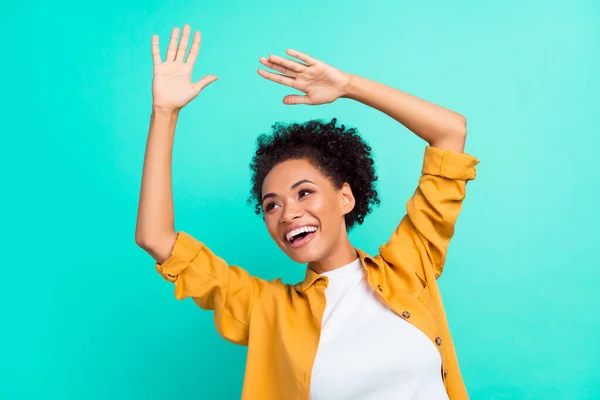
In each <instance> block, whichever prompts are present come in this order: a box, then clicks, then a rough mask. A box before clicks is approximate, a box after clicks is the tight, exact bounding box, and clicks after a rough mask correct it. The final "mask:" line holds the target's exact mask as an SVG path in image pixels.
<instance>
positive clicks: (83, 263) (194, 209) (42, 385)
mask: <svg viewBox="0 0 600 400" xmlns="http://www.w3.org/2000/svg"><path fill="white" fill-rule="evenodd" d="M0 14H1V17H0V34H1V37H2V44H3V48H2V63H1V64H0V65H1V72H2V75H1V76H2V85H1V87H2V94H3V96H2V97H1V107H0V113H1V116H2V118H1V121H2V122H1V125H0V133H1V135H0V151H1V154H2V157H1V158H0V171H1V172H0V173H1V174H2V179H1V182H2V189H1V191H2V197H1V200H0V201H1V202H2V208H1V209H2V214H1V220H0V224H1V226H2V229H1V231H0V232H1V234H2V238H1V241H0V246H1V248H2V253H1V254H2V260H3V262H2V270H3V278H2V280H1V282H2V283H1V286H2V290H0V304H2V306H1V310H2V311H1V317H2V319H1V320H2V329H1V330H0V340H1V342H0V398H1V399H37V398H44V399H90V400H92V399H108V398H111V399H235V398H239V396H240V393H241V387H242V378H243V372H244V362H245V354H246V349H245V348H243V347H238V346H235V345H232V344H230V343H228V342H226V341H224V340H223V339H221V338H220V337H219V336H218V335H217V333H216V332H215V330H214V328H213V325H212V313H210V312H205V311H202V310H200V309H199V308H197V307H196V306H195V305H194V304H193V303H192V302H191V301H189V300H188V301H183V302H179V301H177V300H175V298H174V297H173V288H172V285H171V284H169V283H168V282H166V281H164V280H162V278H160V276H159V275H158V274H157V273H156V272H155V270H154V260H153V259H152V258H151V257H150V256H149V255H148V254H146V253H145V252H144V251H143V250H141V249H140V248H138V247H137V246H136V245H135V243H134V230H135V220H136V212H137V205H138V204H137V202H138V196H139V189H140V179H141V172H142V163H143V157H144V150H145V143H146V135H147V129H148V124H149V117H150V105H151V101H152V99H151V92H150V88H151V80H152V60H151V56H150V41H151V36H152V34H153V33H157V34H159V36H160V38H161V50H162V56H163V57H164V54H165V51H166V45H167V42H168V36H169V33H170V31H171V29H172V28H173V27H174V26H176V25H177V26H180V27H181V26H183V24H184V23H190V24H191V25H192V29H199V30H201V31H202V32H203V35H204V38H203V42H202V48H201V50H200V57H199V59H198V62H197V64H196V68H195V71H194V80H198V79H200V78H201V77H202V76H204V75H205V74H209V73H210V74H216V75H218V76H219V78H220V79H219V81H218V82H216V83H214V84H212V85H211V86H209V87H208V88H207V89H206V90H205V91H204V92H203V93H201V95H200V96H199V97H198V98H197V99H196V100H195V101H193V102H192V103H191V104H190V105H188V106H187V107H186V108H185V109H184V110H183V112H182V114H181V116H180V121H179V124H178V129H177V135H176V140H175V149H174V160H173V173H174V177H173V181H174V199H175V208H176V228H177V229H178V230H185V231H187V232H189V233H191V234H193V235H194V236H196V237H197V238H199V239H201V240H203V241H204V242H206V243H207V244H208V245H209V246H210V247H211V249H212V250H213V251H215V252H216V253H217V254H219V255H221V256H222V257H224V258H225V259H226V260H227V261H228V262H230V263H231V264H237V265H242V266H244V267H245V268H247V269H248V270H249V271H251V273H253V274H256V275H258V276H261V277H263V278H267V279H272V278H275V277H282V278H283V279H284V281H287V282H294V281H297V280H300V279H301V278H302V277H303V274H304V268H303V266H300V265H297V264H294V263H293V262H291V261H290V260H288V259H286V257H285V256H284V254H283V253H281V252H280V251H279V249H278V248H277V247H276V245H275V244H274V243H272V242H271V239H270V237H269V236H268V234H267V232H266V229H265V228H264V226H263V223H262V220H261V218H259V217H257V216H255V215H254V213H253V210H252V208H251V207H249V206H247V205H246V203H245V199H246V197H247V195H248V190H249V188H250V185H249V169H248V162H249V160H250V157H251V155H252V153H253V149H254V143H255V142H254V140H255V138H256V136H257V135H258V134H259V133H263V132H267V131H269V130H270V126H271V124H272V123H273V122H275V121H302V120H307V119H312V118H325V119H328V118H331V117H334V116H335V117H338V118H339V120H340V122H342V123H344V124H347V125H350V126H355V127H357V128H358V129H359V130H360V131H361V132H362V134H363V136H364V138H365V139H366V140H367V141H368V142H369V143H370V144H371V145H372V147H373V149H374V152H375V155H376V167H377V168H378V173H379V176H380V183H379V189H380V192H381V197H382V205H381V206H380V207H379V208H378V209H376V210H375V211H374V212H373V214H372V215H371V216H370V217H368V218H367V220H366V222H365V224H364V225H363V226H362V227H358V228H357V229H356V230H355V231H354V232H352V234H351V239H352V241H353V243H354V244H355V245H356V246H358V247H360V248H362V249H364V250H367V251H369V252H371V253H374V252H376V251H377V248H378V246H379V245H380V244H381V243H382V242H383V241H384V240H386V239H387V238H388V236H389V234H390V233H391V231H392V230H393V229H394V227H395V226H396V224H397V223H398V221H399V220H400V218H401V217H402V215H403V213H404V203H405V201H406V200H407V199H408V197H409V196H410V195H411V194H412V192H413V190H414V188H415V185H416V182H417V179H418V176H419V172H420V167H421V161H422V155H423V150H424V143H423V142H421V141H420V139H418V138H417V137H416V136H414V135H412V134H411V133H410V132H409V131H407V130H406V129H405V128H403V127H401V126H400V125H399V124H398V123H396V122H395V121H393V120H392V119H390V118H388V117H387V116H385V115H384V114H382V113H380V112H378V111H376V110H373V109H369V108H367V107H366V106H364V105H361V104H358V103H354V102H352V101H350V100H340V101H338V102H336V103H334V104H332V105H326V106H319V107H312V108H311V107H307V106H296V107H293V106H286V105H284V104H282V102H281V100H282V98H283V97H284V96H285V95H286V94H289V93H293V91H289V90H287V88H285V87H282V86H278V85H276V84H273V83H271V82H268V81H266V80H263V79H262V78H261V77H259V76H258V74H257V73H256V68H258V67H259V66H260V64H259V63H258V58H259V57H260V56H261V55H264V56H267V55H268V54H270V53H275V54H280V55H283V54H284V51H285V49H286V48H288V47H292V48H296V49H298V50H301V51H304V52H306V53H308V54H310V55H312V56H313V57H315V58H318V59H321V60H323V61H325V62H327V63H330V64H332V65H334V66H336V67H338V68H340V69H343V70H345V71H349V72H352V73H355V74H359V75H363V76H365V77H368V78H371V79H374V80H377V81H381V82H384V83H386V84H388V85H390V86H393V87H396V88H398V89H401V90H404V91H406V92H409V93H412V94H415V95H417V96H419V97H422V98H425V99H427V100H430V101H432V102H435V103H437V104H441V105H443V106H445V107H448V108H450V109H453V110H456V111H458V112H460V113H462V114H464V115H465V116H466V117H467V119H468V127H469V138H468V141H467V149H466V151H467V152H469V153H471V154H473V155H475V156H477V157H478V158H479V159H480V160H481V163H480V165H479V166H478V177H477V179H476V180H475V181H474V182H471V183H470V184H469V186H468V195H467V199H466V201H465V206H464V211H463V213H462V215H461V217H460V218H459V221H458V226H457V231H456V237H455V239H454V240H453V242H452V245H451V248H450V251H449V254H448V260H447V264H446V269H445V274H444V276H443V277H442V278H441V279H440V281H439V282H440V284H441V288H442V293H443V296H444V301H445V306H446V310H447V314H448V316H449V320H450V324H451V329H452V332H453V337H454V341H455V344H456V347H457V351H458V355H459V360H460V363H461V368H462V373H463V375H464V379H465V382H466V385H467V388H468V390H469V393H470V395H471V398H472V399H594V398H600V379H599V378H598V371H599V370H600V361H599V360H600V350H599V349H600V345H599V342H598V335H599V333H600V329H599V328H600V318H599V317H598V315H599V314H598V307H599V306H600V299H599V296H598V289H597V285H598V282H599V278H600V272H599V270H600V268H599V267H600V262H599V261H598V250H599V249H600V246H599V245H598V240H599V239H600V235H599V234H598V226H599V223H600V217H599V213H598V205H599V194H600V190H599V189H598V185H599V184H600V173H599V172H598V167H597V163H598V161H597V160H596V156H597V154H598V148H599V146H600V139H599V133H600V123H599V119H598V115H599V114H598V109H599V106H600V102H599V101H598V93H599V91H600V79H599V78H598V74H599V71H600V57H599V56H598V54H599V53H598V49H599V44H600V40H599V39H600V23H599V21H600V5H599V3H598V2H595V1H591V0H590V1H570V2H567V1H563V2H558V1H544V2H542V1H525V2H521V1H516V0H510V1H503V2H476V1H454V2H445V1H439V0H433V1H430V2H426V4H423V3H421V2H412V1H411V2H409V1H391V0H390V1H377V2H375V1H371V2H364V1H358V0H346V1H328V2H321V1H316V0H308V1H303V2H283V3H281V2H267V1H263V0H260V1H253V2H242V1H224V2H217V1H210V2H209V1H177V2H175V1H144V2H141V1H120V2H116V1H111V0H107V1H104V2H101V3H98V2H96V3H86V2H16V1H12V0H9V1H8V2H2V5H1V6H0Z"/></svg>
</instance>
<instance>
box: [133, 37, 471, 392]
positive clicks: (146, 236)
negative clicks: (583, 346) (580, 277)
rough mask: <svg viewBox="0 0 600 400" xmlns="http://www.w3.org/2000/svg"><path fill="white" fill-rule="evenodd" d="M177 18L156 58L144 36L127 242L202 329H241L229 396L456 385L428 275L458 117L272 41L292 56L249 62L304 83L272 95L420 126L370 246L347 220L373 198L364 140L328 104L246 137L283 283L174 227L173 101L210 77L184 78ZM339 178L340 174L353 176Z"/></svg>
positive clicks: (437, 257)
mask: <svg viewBox="0 0 600 400" xmlns="http://www.w3.org/2000/svg"><path fill="white" fill-rule="evenodd" d="M189 37H190V26H189V25H185V26H184V28H183V34H182V37H181V41H180V43H179V46H177V42H178V38H179V29H178V28H174V29H173V32H172V34H171V38H170V42H169V47H168V51H167V55H166V61H165V62H163V61H162V60H161V57H160V52H159V44H158V36H156V35H154V36H153V37H152V54H153V60H154V80H153V86H152V91H153V110H152V116H151V123H150V131H149V136H148V143H147V149H146V157H145V161H144V170H143V177H142V188H141V196H140V204H139V211H138V220H137V229H136V243H137V244H138V245H139V246H141V247H142V248H143V249H145V250H146V251H147V252H148V253H149V254H150V255H151V256H152V257H154V259H155V260H156V269H157V270H158V272H159V273H160V274H161V275H162V276H163V277H164V278H165V279H167V280H168V281H171V282H174V285H175V296H176V297H177V298H178V299H183V298H186V297H191V298H192V299H193V300H194V301H195V302H196V303H197V304H198V305H199V306H200V307H202V308H203V309H210V310H214V321H215V326H216V328H217V330H218V332H219V333H220V334H221V335H222V336H223V337H224V338H225V339H227V340H229V341H231V342H233V343H237V344H242V345H248V356H247V365H246V372H245V378H244V387H243V393H242V398H244V399H261V400H266V399H278V400H280V399H285V400H288V399H308V398H312V399H345V400H348V399H371V398H372V399H446V398H450V399H466V398H468V396H467V392H466V390H465V387H464V384H463V381H462V378H461V375H460V371H459V366H458V361H457V357H456V354H455V350H454V346H453V344H452V339H451V336H450V332H449V330H448V324H447V321H446V317H445V314H444V309H443V306H442V300H441V297H440V293H439V289H438V286H437V282H436V279H437V278H438V277H439V276H440V275H441V273H442V269H443V266H444V261H445V256H446V250H447V247H448V243H449V242H450V239H451V237H452V235H453V233H454V226H455V222H456V220H457V217H458V214H459V212H460V210H461V207H462V201H463V199H464V197H465V186H466V183H467V181H468V180H472V179H474V178H475V165H476V164H477V163H478V160H477V159H476V158H474V157H471V156H469V155H467V154H464V153H463V149H464V144H465V139H466V123H465V118H464V117H463V116H461V115H459V114H456V113H454V112H452V111H449V110H446V109H444V108H441V107H438V106H436V105H433V104H431V103H428V102H426V101H424V100H420V99H417V98H415V97H412V96H410V95H408V94H405V93H403V92H400V91H398V90H395V89H392V88H390V87H387V86H385V85H382V84H379V83H376V82H373V81H370V80H368V79H365V78H361V77H359V76H356V75H352V74H349V73H345V72H342V71H340V70H338V69H336V68H334V67H332V66H329V65H327V64H325V63H323V62H321V61H319V60H315V59H314V58H312V57H310V56H308V55H306V54H303V53H300V52H298V51H295V50H288V52H287V53H288V54H289V55H290V56H292V57H294V58H297V59H298V60H299V61H297V60H290V59H284V58H282V57H277V56H270V57H269V58H268V59H265V58H261V59H260V62H261V63H262V64H263V65H264V66H266V67H268V68H270V69H272V70H274V71H278V72H279V73H280V74H276V73H273V72H269V71H266V70H262V69H259V70H258V73H259V74H260V76H262V77H264V78H266V79H268V80H271V81H275V82H278V83H280V84H282V85H286V86H290V87H293V88H295V89H298V90H300V91H302V92H304V93H305V95H304V96H297V95H290V96H286V97H285V98H284V103H285V104H310V105H318V104H324V103H330V102H333V101H335V100H336V99H338V98H340V97H345V98H350V99H354V100H357V101H360V102H362V103H364V104H366V105H368V106H371V107H374V108H376V109H378V110H380V111H382V112H384V113H386V114H387V115H389V116H390V117H392V118H394V119H396V120H397V121H398V122H400V123H401V124H403V125H404V126H406V127H407V128H408V129H410V130H411V131H412V132H414V133H415V134H416V135H418V136H419V137H421V138H422V139H424V140H425V141H426V142H427V143H428V144H429V146H426V149H425V156H424V161H423V168H422V175H421V178H420V180H419V183H418V187H417V189H416V191H415V193H414V195H413V196H412V197H411V198H410V200H409V201H408V203H407V214H406V215H405V216H404V218H403V219H402V220H401V221H400V223H399V225H398V227H397V228H396V230H395V231H394V232H393V233H392V235H391V238H390V240H389V241H388V242H387V243H385V244H383V245H382V246H381V248H380V249H379V250H380V252H379V254H378V255H376V256H374V257H372V256H370V255H368V254H366V253H365V252H363V251H362V250H360V249H357V248H355V247H354V246H353V245H352V244H351V243H350V241H349V240H348V234H347V231H348V229H349V228H351V227H352V226H354V224H355V223H358V224H360V223H362V221H363V219H364V217H365V215H366V214H368V213H369V212H370V209H371V207H370V206H371V205H372V204H377V203H378V202H379V199H378V197H377V192H376V190H375V189H374V182H375V180H376V177H375V172H374V169H373V161H372V159H371V156H370V148H369V147H368V146H367V145H366V144H365V143H364V142H363V141H362V139H361V138H360V136H358V134H357V133H356V132H355V131H354V130H352V129H350V130H348V129H345V128H344V127H343V126H342V127H341V128H340V127H336V121H335V119H334V120H333V121H331V123H328V124H325V123H321V122H318V121H309V122H307V123H305V124H292V125H290V126H284V125H275V131H274V132H273V134H272V135H267V136H262V137H261V138H259V140H258V150H257V151H256V155H255V156H254V159H253V160H252V163H251V168H252V170H253V177H252V180H253V182H252V183H253V185H252V196H251V198H252V199H254V200H256V203H257V205H256V209H257V211H258V212H259V213H261V214H262V215H263V218H264V221H265V224H266V227H267V230H268V231H269V234H270V235H271V237H272V238H273V240H274V241H275V242H276V243H277V245H278V246H279V247H280V248H281V250H283V251H284V252H285V253H286V254H287V255H288V256H289V257H290V258H291V259H293V260H294V261H296V262H298V263H306V264H307V267H306V277H305V279H304V280H303V281H302V282H300V283H297V284H295V285H291V284H284V283H282V282H281V280H279V279H276V280H274V281H266V280H262V279H259V278H257V277H254V276H250V275H249V274H248V273H247V272H246V271H245V270H244V269H242V268H239V267H237V266H229V265H228V264H227V263H226V262H225V261H224V260H223V259H222V258H220V257H218V256H216V255H214V254H213V253H212V252H211V251H210V250H209V249H208V248H207V247H206V246H205V245H204V244H203V243H202V242H200V241H198V240H197V239H195V238H194V237H192V236H191V235H189V234H187V233H185V232H182V231H180V232H176V231H175V229H174V226H173V225H174V223H173V202H172V194H171V193H172V192H171V152H172V146H173V136H174V132H175V125H176V122H177V116H178V113H179V111H180V110H181V108H182V107H184V106H185V105H186V104H187V103H188V102H190V101H191V100H192V99H193V98H194V97H195V96H197V95H198V94H199V92H200V91H201V90H202V89H203V88H204V87H206V86H207V85H209V84H210V83H212V82H214V81H215V80H216V79H217V77H216V76H213V75H209V76H206V77H204V78H202V79H201V80H200V81H198V82H196V83H192V82H191V81H190V78H191V73H192V68H193V66H194V63H195V61H196V57H197V55H198V51H199V47H200V32H197V31H196V32H195V33H194V36H193V43H192V46H191V50H190V53H189V55H188V57H187V60H185V61H184V56H185V52H186V49H187V47H188V42H189ZM353 185H354V186H353Z"/></svg>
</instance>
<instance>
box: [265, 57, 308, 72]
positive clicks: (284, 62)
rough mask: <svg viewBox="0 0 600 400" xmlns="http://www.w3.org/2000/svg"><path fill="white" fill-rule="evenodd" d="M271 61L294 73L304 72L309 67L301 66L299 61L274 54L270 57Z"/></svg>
mask: <svg viewBox="0 0 600 400" xmlns="http://www.w3.org/2000/svg"><path fill="white" fill-rule="evenodd" d="M269 61H271V62H272V63H273V64H279V65H281V66H283V67H285V68H287V69H289V70H292V71H294V72H302V71H304V70H305V69H306V68H307V67H308V65H304V64H300V63H299V62H297V61H293V60H288V59H287V58H283V57H279V56H276V55H273V54H271V55H270V56H269Z"/></svg>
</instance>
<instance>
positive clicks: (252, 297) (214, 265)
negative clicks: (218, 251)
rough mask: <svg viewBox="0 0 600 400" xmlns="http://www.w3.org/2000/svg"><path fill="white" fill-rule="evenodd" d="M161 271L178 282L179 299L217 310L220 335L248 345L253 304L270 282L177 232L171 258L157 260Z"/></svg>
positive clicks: (157, 267)
mask: <svg viewBox="0 0 600 400" xmlns="http://www.w3.org/2000/svg"><path fill="white" fill-rule="evenodd" d="M156 270H157V271H158V273H159V274H160V275H161V276H162V277H163V278H165V279H166V280H167V281H169V282H173V283H174V284H175V297H176V298H177V299H180V300H181V299H185V298H188V297H190V298H192V299H193V300H194V302H195V303H196V304H197V305H198V306H200V307H201V308H203V309H205V310H214V322H215V327H216V328H217V331H218V332H219V334H220V335H221V336H223V337H224V338H225V339H227V340H229V341H230V342H233V343H236V344H241V345H247V344H248V325H249V323H250V312H251V309H252V305H253V304H254V302H255V301H256V300H257V298H258V296H259V295H260V292H261V291H262V290H263V289H264V287H265V286H266V285H268V284H269V282H267V281H265V280H262V279H260V278H257V277H254V276H251V275H250V274H249V273H248V272H247V271H246V270H244V269H242V268H240V267H237V266H230V265H228V264H227V263H226V262H225V260H223V259H222V258H221V257H218V256H216V255H215V254H214V253H213V252H212V251H210V249H208V247H206V246H205V245H204V243H202V242H200V241H198V240H197V239H195V238H194V237H192V236H191V235H189V234H187V233H185V232H178V233H177V239H176V241H175V245H174V246H173V250H172V252H171V255H170V257H169V258H168V259H167V260H165V261H164V262H163V263H162V264H158V263H156Z"/></svg>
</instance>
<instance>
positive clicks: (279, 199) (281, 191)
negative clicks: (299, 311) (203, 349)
mask: <svg viewBox="0 0 600 400" xmlns="http://www.w3.org/2000/svg"><path fill="white" fill-rule="evenodd" d="M179 33H180V30H179V28H177V27H175V28H173V31H172V33H171V37H170V40H169V45H168V49H167V54H166V58H165V59H164V60H162V59H161V56H160V48H159V37H158V35H153V36H152V59H153V64H154V78H153V81H152V113H151V116H150V129H149V133H148V142H147V145H146V155H145V158H144V169H143V174H142V185H141V192H140V202H139V207H138V218H137V225H136V233H135V240H136V243H137V244H138V245H139V246H140V247H142V248H143V249H144V250H146V251H147V252H148V253H149V254H150V255H151V256H152V257H154V259H155V260H156V261H157V262H158V263H162V262H164V261H165V260H166V259H167V258H168V257H169V256H170V254H171V251H172V249H173V245H174V243H175V241H176V238H177V234H176V231H175V228H174V216H173V214H174V213H173V200H172V177H171V157H172V148H173V140H174V135H175V128H176V124H177V120H178V116H179V112H180V111H181V109H182V108H183V107H184V106H185V105H187V104H188V103H189V102H190V101H192V100H193V99H194V98H195V97H196V96H198V94H199V93H200V92H201V91H202V90H203V89H204V88H205V87H206V86H208V85H209V84H211V83H213V82H215V81H216V80H217V79H218V78H217V77H216V76H215V75H206V76H205V77H203V78H202V79H200V80H199V81H197V82H192V81H191V76H192V70H193V68H194V65H195V63H196V60H197V57H198V54H199V50H200V42H201V33H200V32H199V31H195V32H194V35H193V37H192V45H191V49H190V52H189V55H188V56H187V59H186V58H185V53H186V51H187V48H188V44H189V41H190V33H191V28H190V26H189V25H187V24H186V25H184V27H183V34H182V36H181V41H179V43H178V40H179ZM286 53H287V55H288V56H290V57H293V58H294V59H288V58H284V57H280V56H277V55H270V56H269V57H268V58H265V57H261V58H260V60H259V61H260V63H261V64H262V65H264V66H265V67H267V68H269V69H271V70H272V71H274V72H271V71H267V70H264V69H258V71H257V72H258V74H259V75H260V76H261V77H263V78H265V79H266V80H269V81H272V82H276V83H278V84H281V85H283V86H287V87H290V88H293V89H296V90H298V91H300V92H303V95H297V94H293V95H287V96H285V97H284V98H283V103H284V104H288V105H298V104H304V105H312V106H316V105H320V104H327V103H331V102H334V101H336V100H337V99H339V98H346V99H351V100H355V101H359V102H361V103H363V104H365V105H367V106H370V107H373V108H375V109H377V110H379V111H381V112H382V113H384V114H386V115H388V116H389V117H391V118H393V119H395V120H396V121H398V122H399V123H400V124H402V125H403V126H404V127H406V128H408V129H409V130H410V131H412V132H413V133H414V134H415V135H417V136H418V137H420V138H421V139H423V140H424V141H426V142H427V143H428V144H429V145H430V146H433V147H438V148H440V149H446V150H450V151H455V152H462V151H464V145H465V140H466V136H467V130H466V119H465V118H464V117H463V116H462V115H460V114H458V113H455V112H453V111H451V110H448V109H446V108H443V107H440V106H438V105H435V104H433V103H430V102H427V101H425V100H422V99H419V98H417V97H415V96H412V95H410V94H407V93H404V92H402V91H400V90H397V89H394V88H391V87H389V86H386V85H384V84H381V83H378V82H374V81H372V80H369V79H367V78H363V77H360V76H357V75H354V74H350V73H347V72H343V71H341V70H339V69H337V68H335V67H333V66H331V65H328V64H326V63H324V62H322V61H320V60H317V59H315V58H313V57H311V56H309V55H307V54H304V53H301V52H299V51H296V50H293V49H288V50H287V51H286ZM302 179H310V180H311V181H312V182H313V183H312V184H309V183H305V184H302V185H301V186H298V187H296V188H294V189H292V188H291V186H292V185H294V183H296V182H298V181H299V180H302ZM307 189H309V190H314V192H313V193H306V192H301V190H307ZM262 192H263V195H264V194H270V193H274V196H273V197H269V198H268V200H269V201H270V202H271V203H274V206H273V207H272V208H270V209H269V210H268V211H266V212H265V224H266V227H267V230H268V231H269V234H270V235H271V237H272V238H273V240H275V242H276V243H277V245H278V246H279V247H280V248H281V249H282V250H283V251H284V252H285V253H286V254H287V255H288V256H289V257H290V258H292V259H293V260H294V261H297V262H300V263H308V264H309V266H310V267H311V268H313V269H314V270H315V271H316V272H324V271H330V270H332V269H335V268H339V267H340V266H343V265H345V264H348V263H350V262H352V261H353V260H355V259H356V257H357V255H356V251H355V250H354V247H353V246H352V244H351V243H350V241H349V240H348V236H347V233H346V227H345V222H344V215H345V214H347V213H348V212H350V211H351V210H352V208H353V207H354V205H355V202H354V197H353V196H352V190H351V188H350V186H349V185H348V184H344V186H343V187H342V188H341V189H339V190H338V189H336V188H334V187H333V185H332V184H331V182H330V181H329V180H328V178H327V177H325V176H324V175H323V174H321V173H320V171H319V170H317V169H316V168H315V167H314V166H313V165H311V163H310V162H308V160H289V161H286V162H283V163H280V164H279V165H277V166H275V167H274V168H273V169H272V170H271V171H270V172H269V174H268V175H267V177H266V179H265V181H264V183H263V187H262ZM265 206H266V203H264V204H263V207H265ZM307 223H308V224H315V225H317V226H318V227H319V230H318V231H317V235H315V237H314V239H313V240H312V241H311V242H309V243H307V245H305V246H302V247H301V248H298V249H293V248H290V247H289V246H287V245H286V243H285V241H284V239H283V232H285V230H286V229H287V228H289V227H291V226H295V225H302V224H307Z"/></svg>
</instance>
